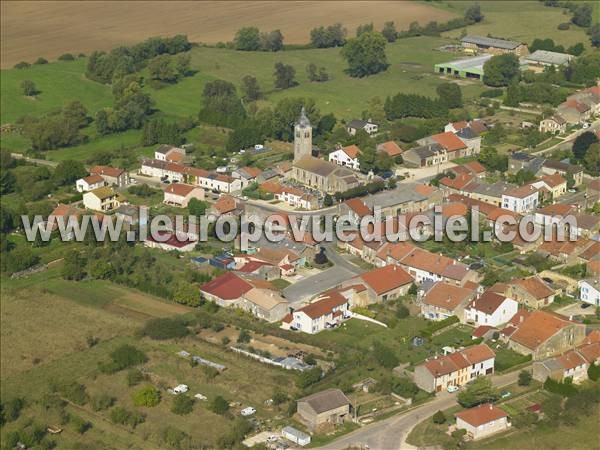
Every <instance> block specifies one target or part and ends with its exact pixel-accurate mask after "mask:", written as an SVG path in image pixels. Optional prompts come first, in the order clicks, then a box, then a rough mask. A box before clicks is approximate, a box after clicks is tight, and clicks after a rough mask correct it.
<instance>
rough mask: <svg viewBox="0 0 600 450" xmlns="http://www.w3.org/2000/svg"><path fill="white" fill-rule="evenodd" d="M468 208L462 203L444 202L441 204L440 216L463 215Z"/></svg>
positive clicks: (447, 217)
mask: <svg viewBox="0 0 600 450" xmlns="http://www.w3.org/2000/svg"><path fill="white" fill-rule="evenodd" d="M468 210H469V208H468V207H467V205H465V204H464V203H444V204H443V205H442V217H445V218H446V219H449V218H450V217H453V216H461V217H465V216H466V215H467V212H468Z"/></svg>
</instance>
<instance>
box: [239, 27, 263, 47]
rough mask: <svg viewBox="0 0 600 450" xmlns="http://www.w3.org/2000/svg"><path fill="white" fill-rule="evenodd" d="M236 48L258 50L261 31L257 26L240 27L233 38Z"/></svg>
mask: <svg viewBox="0 0 600 450" xmlns="http://www.w3.org/2000/svg"><path fill="white" fill-rule="evenodd" d="M233 45H234V47H235V49H236V50H243V51H256V50H258V49H260V32H259V31H258V28H256V27H245V28H240V29H239V30H238V31H237V33H235V37H234V38H233Z"/></svg>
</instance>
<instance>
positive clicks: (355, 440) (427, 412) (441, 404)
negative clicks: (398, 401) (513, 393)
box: [320, 370, 520, 450]
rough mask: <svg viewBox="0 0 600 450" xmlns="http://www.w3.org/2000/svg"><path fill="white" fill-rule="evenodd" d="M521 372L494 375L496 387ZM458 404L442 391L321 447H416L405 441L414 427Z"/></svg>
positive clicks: (382, 449)
mask: <svg viewBox="0 0 600 450" xmlns="http://www.w3.org/2000/svg"><path fill="white" fill-rule="evenodd" d="M519 371H520V370H517V371H514V372H509V373H507V374H504V375H493V376H492V382H493V383H494V386H496V387H502V386H506V385H508V384H512V383H514V382H516V381H517V378H518V375H519ZM455 403H456V394H449V393H448V392H442V393H440V394H438V395H437V396H436V397H435V399H434V400H433V401H430V402H428V403H425V404H424V405H421V406H417V407H416V408H414V409H412V410H410V411H407V412H404V413H402V414H399V415H396V416H393V417H390V418H389V419H385V420H382V421H381V422H375V423H373V424H371V425H366V426H364V427H362V428H360V429H358V430H355V431H353V432H351V433H349V434H347V435H345V436H342V437H341V438H339V439H337V440H335V441H333V442H331V443H329V444H327V445H326V446H324V447H320V448H322V449H327V450H342V449H345V448H348V447H352V446H355V447H358V446H360V445H363V446H364V445H368V446H369V449H371V450H396V449H402V450H404V449H413V448H414V447H413V446H411V445H408V444H407V443H405V442H404V440H405V439H406V436H408V434H409V433H410V431H411V430H412V429H413V427H414V426H415V425H417V424H418V423H419V422H421V421H422V420H424V419H426V418H427V417H429V416H431V415H433V414H434V413H435V412H436V411H438V410H444V409H447V408H450V407H451V406H452V405H454V404H455Z"/></svg>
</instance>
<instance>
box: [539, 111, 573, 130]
mask: <svg viewBox="0 0 600 450" xmlns="http://www.w3.org/2000/svg"><path fill="white" fill-rule="evenodd" d="M538 129H539V130H540V132H541V133H552V134H560V133H564V132H565V131H567V121H566V120H565V119H564V118H563V117H562V116H561V115H560V114H555V115H553V116H550V117H546V118H545V119H543V120H542V121H540V125H539V127H538Z"/></svg>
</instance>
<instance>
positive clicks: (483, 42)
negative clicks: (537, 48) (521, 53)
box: [460, 36, 521, 50]
mask: <svg viewBox="0 0 600 450" xmlns="http://www.w3.org/2000/svg"><path fill="white" fill-rule="evenodd" d="M460 41H461V42H464V43H467V44H475V45H480V46H482V47H496V48H504V49H506V50H513V49H515V48H517V47H518V46H519V45H521V43H520V42H516V41H507V40H504V39H496V38H489V37H484V36H465V37H464V38H462V39H461V40H460Z"/></svg>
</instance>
